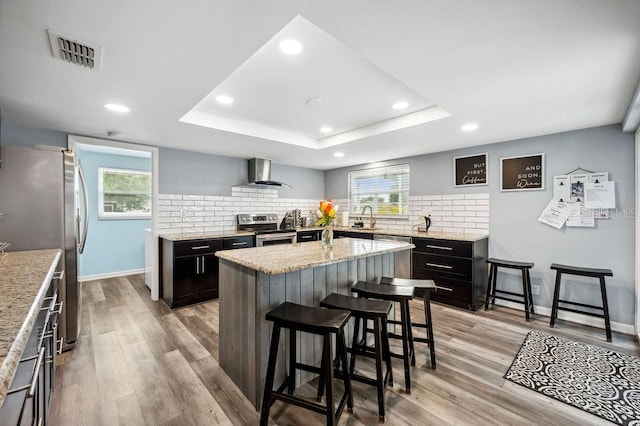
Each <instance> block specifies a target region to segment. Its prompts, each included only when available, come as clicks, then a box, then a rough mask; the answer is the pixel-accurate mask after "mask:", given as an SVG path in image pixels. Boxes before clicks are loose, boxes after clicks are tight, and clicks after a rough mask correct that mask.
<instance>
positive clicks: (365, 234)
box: [333, 231, 373, 240]
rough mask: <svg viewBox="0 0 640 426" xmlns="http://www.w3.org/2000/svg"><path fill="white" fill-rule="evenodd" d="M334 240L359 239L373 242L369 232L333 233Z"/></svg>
mask: <svg viewBox="0 0 640 426" xmlns="http://www.w3.org/2000/svg"><path fill="white" fill-rule="evenodd" d="M333 237H334V238H343V237H347V238H361V239H365V240H373V234H372V233H371V232H350V231H334V233H333Z"/></svg>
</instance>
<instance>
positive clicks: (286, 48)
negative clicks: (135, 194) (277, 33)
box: [278, 39, 302, 55]
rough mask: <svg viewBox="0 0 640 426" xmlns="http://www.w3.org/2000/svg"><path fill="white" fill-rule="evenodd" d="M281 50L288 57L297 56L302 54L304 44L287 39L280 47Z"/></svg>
mask: <svg viewBox="0 0 640 426" xmlns="http://www.w3.org/2000/svg"><path fill="white" fill-rule="evenodd" d="M278 47H279V48H280V50H281V51H282V52H283V53H286V54H287V55H297V54H298V53H300V52H302V43H300V42H299V41H298V40H292V39H286V40H282V41H281V42H280V44H279V45H278Z"/></svg>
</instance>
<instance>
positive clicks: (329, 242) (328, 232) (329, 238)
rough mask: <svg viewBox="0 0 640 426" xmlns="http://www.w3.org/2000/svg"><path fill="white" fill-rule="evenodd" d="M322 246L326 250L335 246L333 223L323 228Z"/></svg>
mask: <svg viewBox="0 0 640 426" xmlns="http://www.w3.org/2000/svg"><path fill="white" fill-rule="evenodd" d="M322 248H323V249H324V250H331V249H332V248H333V225H327V226H325V227H324V229H323V230H322Z"/></svg>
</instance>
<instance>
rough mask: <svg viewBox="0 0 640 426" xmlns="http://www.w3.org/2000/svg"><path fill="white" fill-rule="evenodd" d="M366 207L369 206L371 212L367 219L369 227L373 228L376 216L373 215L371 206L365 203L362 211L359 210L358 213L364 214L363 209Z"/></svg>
mask: <svg viewBox="0 0 640 426" xmlns="http://www.w3.org/2000/svg"><path fill="white" fill-rule="evenodd" d="M367 207H369V211H370V212H371V215H370V216H369V220H370V224H369V228H373V227H375V226H376V218H375V217H373V208H372V207H371V206H370V205H369V204H367V205H365V206H364V207H363V208H362V211H361V212H360V214H364V211H365V210H366V209H367Z"/></svg>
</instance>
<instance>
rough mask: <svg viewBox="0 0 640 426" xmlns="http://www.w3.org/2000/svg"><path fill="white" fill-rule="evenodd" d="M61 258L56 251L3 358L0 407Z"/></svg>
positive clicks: (59, 251)
mask: <svg viewBox="0 0 640 426" xmlns="http://www.w3.org/2000/svg"><path fill="white" fill-rule="evenodd" d="M61 256H62V251H61V250H58V253H57V254H56V256H55V258H54V259H53V261H52V262H51V266H50V267H49V271H48V272H47V275H46V277H45V279H44V281H43V282H42V286H41V287H40V290H39V291H38V294H37V296H36V298H35V299H34V301H33V304H32V305H31V308H30V309H29V313H28V314H27V317H26V318H25V320H24V322H23V323H22V326H21V327H20V330H19V331H18V334H17V335H16V339H15V341H14V342H13V344H12V345H11V347H10V348H9V351H8V352H7V356H6V357H5V359H4V362H3V363H2V366H1V367H0V407H2V404H3V403H4V399H5V397H6V396H7V392H8V391H9V384H10V383H11V381H12V380H13V376H14V375H15V373H16V370H17V369H18V364H19V363H20V357H21V356H22V353H23V352H24V349H25V347H26V345H27V341H28V340H29V335H30V334H31V331H32V330H33V326H34V325H35V322H36V319H37V318H38V313H39V312H40V306H41V305H42V302H43V301H44V299H45V296H46V294H47V289H48V288H49V283H50V282H51V280H52V279H53V274H54V273H55V271H56V266H57V265H58V262H59V260H60V257H61Z"/></svg>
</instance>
